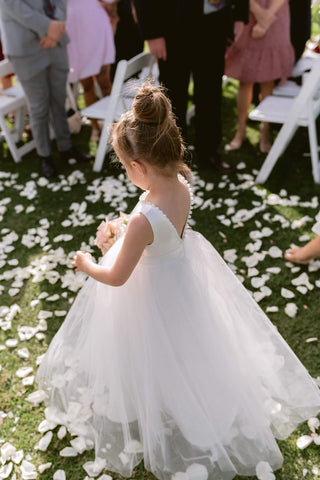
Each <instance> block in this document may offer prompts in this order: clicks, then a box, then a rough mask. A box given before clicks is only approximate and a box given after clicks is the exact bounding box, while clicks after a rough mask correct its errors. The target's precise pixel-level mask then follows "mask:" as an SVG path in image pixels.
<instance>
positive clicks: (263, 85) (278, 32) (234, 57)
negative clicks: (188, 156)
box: [225, 0, 294, 153]
mask: <svg viewBox="0 0 320 480" xmlns="http://www.w3.org/2000/svg"><path fill="white" fill-rule="evenodd" d="M257 11H258V13H257ZM260 11H262V12H265V16H266V20H265V22H263V14H262V20H260V15H259V13H260ZM236 27H238V32H237V33H236V39H235V41H234V43H233V44H232V45H231V46H230V47H229V48H228V50H227V54H226V68H225V73H226V75H227V76H228V77H230V78H235V79H237V80H239V87H238V94H237V110H238V125H237V132H236V134H235V136H234V138H233V139H232V140H231V142H230V143H229V144H228V145H226V146H225V149H226V150H227V151H231V150H238V149H240V148H241V146H242V143H243V141H244V140H245V138H246V121H247V115H248V110H249V107H250V105H251V102H252V94H253V85H254V83H258V84H259V85H260V101H261V100H263V99H264V98H265V97H266V96H268V95H271V94H272V90H273V88H274V84H275V81H276V80H277V79H285V78H287V77H289V76H290V75H291V72H292V67H293V65H294V51H293V47H292V45H291V42H290V13H289V3H288V0H258V1H253V0H250V18H249V23H248V25H243V24H242V23H239V24H237V25H236ZM259 148H260V151H261V152H262V153H268V151H269V150H270V148H271V140H270V127H269V123H267V122H261V125H260V142H259Z"/></svg>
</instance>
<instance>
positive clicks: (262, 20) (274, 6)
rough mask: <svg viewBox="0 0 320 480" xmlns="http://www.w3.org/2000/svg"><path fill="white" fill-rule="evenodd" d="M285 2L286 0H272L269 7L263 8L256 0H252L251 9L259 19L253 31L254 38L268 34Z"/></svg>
mask: <svg viewBox="0 0 320 480" xmlns="http://www.w3.org/2000/svg"><path fill="white" fill-rule="evenodd" d="M284 2H285V0H272V1H271V4H270V6H269V7H268V8H263V7H261V6H260V5H259V4H258V3H257V1H256V0H250V11H251V13H252V14H253V15H254V17H255V18H256V20H257V23H256V24H255V25H254V27H253V29H252V32H251V36H252V38H261V37H263V36H264V35H265V34H266V32H267V30H268V29H269V28H270V27H271V25H272V24H273V22H274V21H275V20H276V13H277V12H278V10H279V9H280V8H281V7H282V5H283V3H284Z"/></svg>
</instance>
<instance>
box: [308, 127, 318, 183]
mask: <svg viewBox="0 0 320 480" xmlns="http://www.w3.org/2000/svg"><path fill="white" fill-rule="evenodd" d="M308 133H309V145H310V153H311V164H312V174H313V179H314V181H315V183H320V170H319V154H318V139H317V130H316V125H315V121H314V119H312V120H311V121H309V123H308Z"/></svg>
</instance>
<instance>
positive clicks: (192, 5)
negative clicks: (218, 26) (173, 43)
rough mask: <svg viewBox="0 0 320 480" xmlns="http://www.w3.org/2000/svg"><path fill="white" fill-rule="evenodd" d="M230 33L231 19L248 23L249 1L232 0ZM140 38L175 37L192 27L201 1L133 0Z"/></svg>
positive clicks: (201, 5) (201, 4)
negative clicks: (140, 33) (141, 36)
mask: <svg viewBox="0 0 320 480" xmlns="http://www.w3.org/2000/svg"><path fill="white" fill-rule="evenodd" d="M230 3H231V4H230V6H229V7H227V8H229V10H230V35H232V31H233V29H232V22H233V21H236V20H241V21H244V22H245V23H247V22H248V16H249V0H231V2H230ZM134 5H135V8H136V11H137V15H138V20H139V25H140V28H141V32H142V35H143V38H144V39H145V40H149V39H152V38H159V37H165V38H168V37H171V36H172V35H174V36H176V37H177V38H178V37H179V36H180V35H184V34H186V33H187V31H188V29H189V28H192V27H193V24H194V23H193V22H194V20H195V18H196V17H197V16H199V15H201V14H202V10H203V2H202V1H201V0H162V1H161V2H160V1H159V0H134Z"/></svg>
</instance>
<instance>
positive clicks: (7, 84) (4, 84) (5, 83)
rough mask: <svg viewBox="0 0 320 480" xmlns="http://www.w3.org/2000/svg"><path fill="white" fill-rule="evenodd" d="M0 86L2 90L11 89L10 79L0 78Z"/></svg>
mask: <svg viewBox="0 0 320 480" xmlns="http://www.w3.org/2000/svg"><path fill="white" fill-rule="evenodd" d="M1 85H2V90H6V89H7V88H10V87H12V85H13V84H12V77H11V75H10V76H7V75H6V76H5V77H1Z"/></svg>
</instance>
